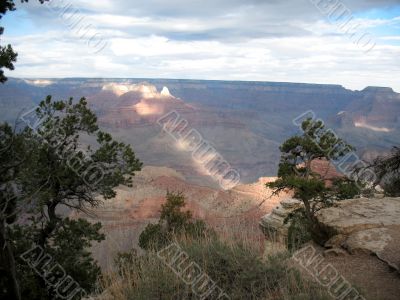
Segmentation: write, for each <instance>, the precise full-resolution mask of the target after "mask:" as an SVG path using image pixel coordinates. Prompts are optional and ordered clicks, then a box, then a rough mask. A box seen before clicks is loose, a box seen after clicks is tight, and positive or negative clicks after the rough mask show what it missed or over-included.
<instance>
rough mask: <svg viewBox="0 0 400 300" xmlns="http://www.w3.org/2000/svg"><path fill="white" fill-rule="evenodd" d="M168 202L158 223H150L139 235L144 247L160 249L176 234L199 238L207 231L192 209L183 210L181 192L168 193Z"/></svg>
mask: <svg viewBox="0 0 400 300" xmlns="http://www.w3.org/2000/svg"><path fill="white" fill-rule="evenodd" d="M166 199H167V201H166V203H165V204H163V205H162V206H161V216H160V220H159V222H158V224H149V225H147V226H146V228H145V229H144V230H143V232H142V233H141V234H140V236H139V246H140V247H141V248H142V249H147V250H148V249H160V248H162V247H163V246H165V245H167V244H168V243H169V242H170V241H171V239H172V237H173V236H174V235H179V234H184V235H187V236H190V237H194V238H198V237H202V236H204V235H205V234H206V233H207V232H208V233H211V231H210V229H207V227H206V224H205V223H204V222H203V221H202V220H193V219H192V213H191V212H190V211H182V209H183V208H184V207H185V198H184V196H183V195H182V194H181V193H170V192H168V193H167V196H166Z"/></svg>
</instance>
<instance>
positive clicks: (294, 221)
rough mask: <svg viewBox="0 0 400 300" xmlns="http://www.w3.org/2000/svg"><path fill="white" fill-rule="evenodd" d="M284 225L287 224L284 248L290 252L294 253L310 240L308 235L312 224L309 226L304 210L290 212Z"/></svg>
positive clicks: (310, 237)
mask: <svg viewBox="0 0 400 300" xmlns="http://www.w3.org/2000/svg"><path fill="white" fill-rule="evenodd" d="M285 223H289V228H288V237H287V242H286V246H287V248H288V249H289V250H290V251H295V250H297V249H299V248H301V246H302V245H304V244H305V243H307V242H309V241H310V240H312V235H311V233H310V227H311V226H312V224H309V221H308V218H307V216H306V215H305V211H304V208H299V209H297V210H295V211H294V212H292V213H291V214H290V215H289V216H288V217H287V218H286V219H285Z"/></svg>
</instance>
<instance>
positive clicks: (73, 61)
mask: <svg viewBox="0 0 400 300" xmlns="http://www.w3.org/2000/svg"><path fill="white" fill-rule="evenodd" d="M16 2H17V10H16V11H13V12H9V13H8V14H6V15H5V16H4V17H3V18H2V19H1V20H0V22H1V26H4V27H5V32H4V35H3V36H2V38H1V44H2V45H4V44H8V43H10V44H12V45H13V48H14V49H15V50H16V51H17V52H18V54H19V56H18V62H17V63H16V65H15V67H16V68H15V70H14V71H12V72H11V71H8V70H6V75H7V76H11V77H23V78H58V77H60V78H62V77H104V78H114V77H116V78H179V79H208V80H211V79H215V80H245V81H253V80H255V81H279V82H305V83H324V84H341V85H343V86H345V87H346V88H349V89H354V90H361V89H363V88H365V87H366V86H389V87H392V88H393V89H394V90H396V91H397V92H400V0H364V1H361V0H342V1H340V0H287V1H283V0H269V1H268V0H186V1H183V0H169V1H166V0H145V1H136V0H133V1H126V0H125V1H122V0H96V1H93V0H74V1H72V0H51V1H50V2H48V3H46V4H43V5H40V4H39V2H38V1H34V0H31V1H30V2H29V3H23V4H21V3H19V2H20V1H16Z"/></svg>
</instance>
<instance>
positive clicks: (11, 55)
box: [0, 0, 47, 83]
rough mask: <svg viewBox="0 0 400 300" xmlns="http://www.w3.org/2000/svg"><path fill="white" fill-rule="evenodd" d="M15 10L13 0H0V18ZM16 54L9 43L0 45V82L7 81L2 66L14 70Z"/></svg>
mask: <svg viewBox="0 0 400 300" xmlns="http://www.w3.org/2000/svg"><path fill="white" fill-rule="evenodd" d="M44 1H47V0H39V2H40V3H44ZM21 2H28V0H21ZM13 10H15V1H13V0H1V1H0V20H1V18H2V17H3V15H5V14H6V13H7V12H8V11H13ZM3 32H4V28H3V27H0V36H1V35H2V34H3ZM17 56H18V54H17V53H15V52H14V50H13V49H12V47H11V45H6V46H0V83H4V82H6V81H7V77H6V76H4V71H3V68H6V69H9V70H14V64H13V63H14V62H16V61H17Z"/></svg>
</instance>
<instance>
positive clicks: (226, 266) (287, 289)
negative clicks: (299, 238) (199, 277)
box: [95, 221, 329, 300]
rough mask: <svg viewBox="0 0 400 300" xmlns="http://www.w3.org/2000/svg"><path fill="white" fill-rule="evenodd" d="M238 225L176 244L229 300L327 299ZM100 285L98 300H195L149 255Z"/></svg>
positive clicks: (251, 230)
mask: <svg viewBox="0 0 400 300" xmlns="http://www.w3.org/2000/svg"><path fill="white" fill-rule="evenodd" d="M241 222H242V221H238V222H237V224H234V222H232V221H229V222H227V223H226V224H223V225H221V226H219V228H218V229H217V237H215V236H208V237H206V238H203V239H201V240H193V239H191V238H188V237H185V236H180V237H179V238H176V242H177V243H178V244H179V245H180V247H181V248H182V249H183V250H184V251H185V252H186V253H187V254H188V255H189V257H190V259H191V260H192V261H194V262H196V263H197V264H198V265H199V266H200V267H201V268H202V270H203V271H204V272H205V273H206V274H208V275H209V276H210V277H211V278H212V279H213V280H214V281H215V282H216V283H217V284H218V286H219V287H221V288H222V289H223V290H224V291H225V292H226V293H227V294H228V295H229V297H230V298H231V299H273V300H278V299H282V300H283V299H285V300H286V299H296V300H297V299H298V300H300V299H304V300H305V299H307V300H308V299H329V298H328V297H326V296H324V293H323V291H321V290H320V289H319V288H318V287H317V286H315V285H314V284H313V283H311V282H309V281H307V280H305V279H303V278H301V277H300V275H299V273H298V272H297V271H296V270H294V269H291V268H290V267H289V266H288V264H287V260H288V258H289V257H290V254H289V253H288V252H287V251H282V252H280V253H275V254H274V255H268V254H267V255H265V238H264V237H263V235H262V234H261V231H260V230H259V228H255V227H254V226H253V225H251V226H249V224H243V223H241ZM100 285H101V289H102V291H103V292H102V293H101V294H100V295H98V296H96V297H95V299H98V300H100V299H102V300H108V299H116V300H141V299H143V300H144V299H146V300H152V299H171V300H172V299H174V300H175V299H198V297H197V296H195V295H194V294H193V292H192V290H191V287H190V286H187V285H185V284H184V282H183V281H182V280H181V279H180V278H179V277H178V276H177V275H176V274H175V273H174V272H172V271H171V270H170V269H169V268H168V267H167V266H166V265H164V263H163V262H162V261H161V260H160V259H159V258H158V257H157V255H156V253H155V252H146V253H145V254H143V255H138V256H134V257H133V258H132V257H131V258H130V259H127V260H125V263H123V264H122V266H121V268H120V270H119V272H109V273H107V274H105V275H104V276H103V279H102V280H101V283H100Z"/></svg>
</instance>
